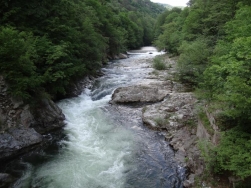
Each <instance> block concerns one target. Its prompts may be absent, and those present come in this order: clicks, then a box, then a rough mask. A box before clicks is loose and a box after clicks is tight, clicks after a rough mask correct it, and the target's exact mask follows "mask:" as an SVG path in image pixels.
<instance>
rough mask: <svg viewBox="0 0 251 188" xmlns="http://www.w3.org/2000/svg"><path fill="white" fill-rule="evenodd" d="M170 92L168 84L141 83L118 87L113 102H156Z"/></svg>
mask: <svg viewBox="0 0 251 188" xmlns="http://www.w3.org/2000/svg"><path fill="white" fill-rule="evenodd" d="M169 93H170V90H169V88H168V86H164V85H154V84H148V85H145V84H140V85H133V86H128V87H120V88H117V89H116V90H115V91H114V93H113V95H112V100H111V102H112V103H154V102H160V101H163V100H164V99H165V97H167V95H168V94H169Z"/></svg>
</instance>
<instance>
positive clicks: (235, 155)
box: [215, 128, 251, 179]
mask: <svg viewBox="0 0 251 188" xmlns="http://www.w3.org/2000/svg"><path fill="white" fill-rule="evenodd" d="M250 149H251V134H249V133H247V132H244V131H242V130H238V129H237V128H235V129H232V130H229V131H226V132H224V133H223V135H222V138H221V144H220V145H219V146H218V147H217V148H216V150H215V151H216V153H217V166H218V169H222V170H225V171H231V172H233V173H234V175H236V176H238V177H240V178H242V179H244V178H247V177H249V176H250V174H251V156H250Z"/></svg>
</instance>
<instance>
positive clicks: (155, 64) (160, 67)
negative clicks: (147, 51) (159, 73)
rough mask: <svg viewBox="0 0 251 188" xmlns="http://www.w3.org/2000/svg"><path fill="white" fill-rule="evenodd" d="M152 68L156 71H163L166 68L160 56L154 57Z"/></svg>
mask: <svg viewBox="0 0 251 188" xmlns="http://www.w3.org/2000/svg"><path fill="white" fill-rule="evenodd" d="M153 68H155V69H156V70H165V69H166V68H167V67H166V64H165V62H164V58H163V57H162V56H156V57H155V58H154V59H153Z"/></svg>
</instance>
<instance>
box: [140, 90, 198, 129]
mask: <svg viewBox="0 0 251 188" xmlns="http://www.w3.org/2000/svg"><path fill="white" fill-rule="evenodd" d="M195 102H196V99H195V98H194V96H193V94H192V93H170V94H169V97H168V98H167V99H166V100H164V101H163V102H161V103H158V104H153V105H150V106H148V107H146V108H145V109H144V111H143V114H142V119H143V122H144V123H145V124H147V125H149V126H150V127H151V128H155V129H165V130H167V131H174V130H177V129H178V128H181V127H182V126H185V125H186V124H187V123H188V122H189V121H194V120H195V117H194V104H195Z"/></svg>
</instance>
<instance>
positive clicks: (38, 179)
mask: <svg viewBox="0 0 251 188" xmlns="http://www.w3.org/2000/svg"><path fill="white" fill-rule="evenodd" d="M157 54H159V53H158V52H153V54H149V53H145V54H138V55H135V54H134V55H130V58H129V59H125V60H118V61H113V62H111V63H110V64H109V65H107V66H106V67H105V68H104V69H103V72H104V73H105V74H104V76H102V77H101V78H99V79H97V81H96V83H95V85H94V87H93V89H91V90H88V89H86V90H85V91H83V93H82V94H81V95H80V96H78V97H76V98H70V99H65V100H62V101H60V102H59V103H58V105H59V106H60V107H61V109H62V110H63V113H64V114H65V115H66V123H67V125H66V126H65V128H64V135H66V136H65V137H63V138H62V139H61V140H58V141H56V142H53V144H52V145H54V146H51V148H50V149H47V150H43V151H40V152H37V153H36V154H35V155H34V154H33V157H28V158H22V159H21V160H20V161H19V166H22V167H23V168H24V169H25V170H24V171H22V176H21V178H20V179H19V180H18V181H17V182H16V183H15V185H14V187H15V188H19V187H20V188H21V187H22V188H23V187H33V188H172V187H174V188H180V187H183V186H182V181H183V180H184V178H185V169H184V168H182V167H180V166H179V165H178V164H177V163H176V162H175V161H174V153H173V151H172V149H171V148H170V147H169V145H168V143H167V142H166V141H165V140H164V136H163V135H162V133H160V132H156V131H152V130H149V129H147V128H146V127H144V126H143V124H142V121H141V117H140V110H139V109H138V108H137V107H128V106H121V107H116V106H111V105H110V104H109V101H110V99H111V94H112V92H113V91H114V89H115V88H117V87H120V86H125V85H131V84H133V83H138V82H142V81H143V80H144V77H145V76H146V75H147V74H148V72H150V71H152V69H151V68H147V66H148V64H147V63H145V62H146V61H147V60H148V59H150V58H153V57H154V56H155V55H157ZM142 67H145V69H144V70H143V69H142ZM121 109H122V111H121ZM123 110H124V111H123ZM48 136H49V135H47V137H48Z"/></svg>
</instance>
